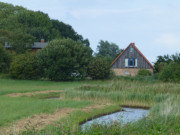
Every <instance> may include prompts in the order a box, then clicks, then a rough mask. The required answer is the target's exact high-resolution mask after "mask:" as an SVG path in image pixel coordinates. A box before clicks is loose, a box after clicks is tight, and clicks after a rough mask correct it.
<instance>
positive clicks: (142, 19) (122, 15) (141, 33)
mask: <svg viewBox="0 0 180 135" xmlns="http://www.w3.org/2000/svg"><path fill="white" fill-rule="evenodd" d="M1 2H6V3H11V4H13V5H19V6H23V7H25V8H27V9H30V10H34V11H42V12H44V13H47V14H48V15H49V17H50V18H51V19H58V20H59V21H63V22H64V23H67V24H70V25H71V26H72V27H73V28H74V30H75V31H76V32H77V33H78V34H81V35H82V36H83V37H84V38H88V39H89V41H90V44H91V45H90V46H91V48H92V49H93V50H94V51H96V49H97V45H98V44H99V41H100V40H107V41H109V42H111V43H116V44H117V45H118V46H119V48H121V49H125V48H126V47H127V46H128V45H129V44H130V43H132V42H133V43H135V45H136V46H137V48H138V49H139V50H140V51H141V52H142V53H143V54H144V55H145V57H146V58H147V59H148V60H149V61H150V62H151V63H153V62H155V61H156V59H157V56H159V55H164V54H170V55H171V54H175V53H180V0H111V1H110V0H89V1H86V0H1Z"/></svg>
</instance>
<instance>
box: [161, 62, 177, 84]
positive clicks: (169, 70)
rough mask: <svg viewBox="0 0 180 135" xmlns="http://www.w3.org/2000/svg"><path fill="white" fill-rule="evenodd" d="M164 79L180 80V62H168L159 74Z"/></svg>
mask: <svg viewBox="0 0 180 135" xmlns="http://www.w3.org/2000/svg"><path fill="white" fill-rule="evenodd" d="M159 79H160V80H163V81H171V82H180V64H179V63H175V62H171V63H169V64H166V65H165V66H164V68H163V69H162V71H161V72H160V74H159Z"/></svg>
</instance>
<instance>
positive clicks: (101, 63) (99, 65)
mask: <svg viewBox="0 0 180 135" xmlns="http://www.w3.org/2000/svg"><path fill="white" fill-rule="evenodd" d="M88 75H89V76H90V77H91V78H92V79H106V78H109V77H110V75H111V71H110V65H109V63H108V62H107V61H106V60H105V59H104V58H100V57H98V58H94V59H92V60H91V62H90V63H89V66H88Z"/></svg>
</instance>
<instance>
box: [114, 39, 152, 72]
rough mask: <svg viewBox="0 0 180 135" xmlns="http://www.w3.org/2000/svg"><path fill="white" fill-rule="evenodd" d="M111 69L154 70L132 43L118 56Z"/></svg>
mask: <svg viewBox="0 0 180 135" xmlns="http://www.w3.org/2000/svg"><path fill="white" fill-rule="evenodd" d="M111 66H112V68H138V69H154V67H153V65H152V64H151V63H150V62H149V61H148V60H147V58H146V57H145V56H144V55H143V54H142V53H141V52H140V51H139V49H138V48H137V47H136V46H135V44H134V43H131V44H129V46H128V47H127V48H126V49H125V50H124V51H123V52H122V53H120V54H119V55H118V57H117V58H116V59H115V60H114V61H113V63H112V64H111Z"/></svg>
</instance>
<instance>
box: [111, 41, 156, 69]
mask: <svg viewBox="0 0 180 135" xmlns="http://www.w3.org/2000/svg"><path fill="white" fill-rule="evenodd" d="M130 45H132V46H134V48H135V49H136V50H137V51H138V52H139V54H140V55H141V56H142V57H143V58H144V59H145V60H146V61H147V63H149V65H150V66H151V67H152V68H153V69H154V66H153V65H152V64H151V63H150V62H149V61H148V60H147V58H146V57H145V56H144V55H143V54H142V53H141V52H140V51H139V49H138V48H137V47H136V46H135V43H130V44H129V45H128V47H126V49H125V50H124V51H123V52H121V53H120V54H119V55H118V56H117V57H116V59H115V60H114V61H113V62H112V64H111V66H112V65H113V64H114V63H115V62H116V60H117V59H118V58H119V57H120V56H121V55H122V54H123V53H124V52H125V51H126V50H127V49H128V48H129V46H130Z"/></svg>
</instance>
